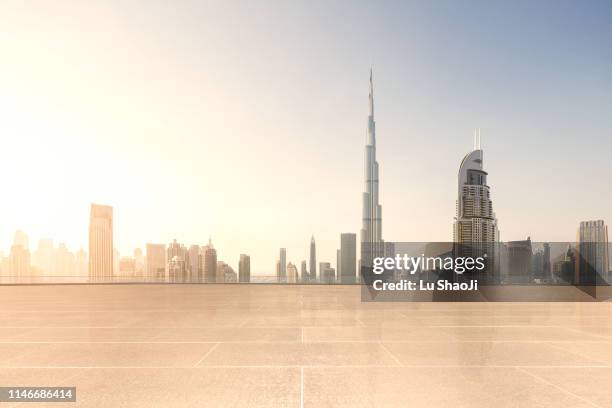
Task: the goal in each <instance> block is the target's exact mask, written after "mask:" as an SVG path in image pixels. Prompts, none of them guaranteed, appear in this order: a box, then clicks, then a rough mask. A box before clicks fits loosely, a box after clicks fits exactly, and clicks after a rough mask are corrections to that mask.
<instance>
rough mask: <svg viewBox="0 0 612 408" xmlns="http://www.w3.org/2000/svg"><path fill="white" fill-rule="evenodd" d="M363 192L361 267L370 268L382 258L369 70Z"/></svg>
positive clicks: (374, 133) (374, 123)
mask: <svg viewBox="0 0 612 408" xmlns="http://www.w3.org/2000/svg"><path fill="white" fill-rule="evenodd" d="M364 170H365V171H364V191H363V212H362V227H361V266H363V267H371V266H372V259H373V258H375V257H378V256H382V253H383V246H382V245H383V240H382V207H381V205H380V203H379V201H378V162H377V161H376V122H375V121H374V85H373V82H372V70H370V95H369V114H368V128H367V133H366V146H365V162H364Z"/></svg>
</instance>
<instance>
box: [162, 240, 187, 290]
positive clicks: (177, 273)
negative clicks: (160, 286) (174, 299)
mask: <svg viewBox="0 0 612 408" xmlns="http://www.w3.org/2000/svg"><path fill="white" fill-rule="evenodd" d="M167 259H168V280H169V281H170V282H187V262H186V260H187V248H185V246H184V245H182V244H180V243H178V242H176V239H175V240H173V241H172V242H171V243H170V244H169V245H168V249H167ZM170 264H172V265H170ZM170 266H172V267H170Z"/></svg>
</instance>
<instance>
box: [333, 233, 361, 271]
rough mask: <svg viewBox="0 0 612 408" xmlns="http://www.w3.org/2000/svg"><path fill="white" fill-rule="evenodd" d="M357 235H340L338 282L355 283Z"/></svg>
mask: <svg viewBox="0 0 612 408" xmlns="http://www.w3.org/2000/svg"><path fill="white" fill-rule="evenodd" d="M356 257H357V235H356V234H351V233H345V234H340V265H338V280H339V281H340V282H341V283H355V279H356V277H357V271H356V267H357V266H356V265H357V259H356Z"/></svg>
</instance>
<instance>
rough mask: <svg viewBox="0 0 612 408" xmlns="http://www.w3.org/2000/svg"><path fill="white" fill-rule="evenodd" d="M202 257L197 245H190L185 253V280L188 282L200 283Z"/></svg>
mask: <svg viewBox="0 0 612 408" xmlns="http://www.w3.org/2000/svg"><path fill="white" fill-rule="evenodd" d="M201 263H202V256H201V251H200V246H199V245H192V246H190V247H189V251H188V252H187V259H186V264H187V275H188V277H187V280H188V281H189V282H202V272H203V268H202V264H201Z"/></svg>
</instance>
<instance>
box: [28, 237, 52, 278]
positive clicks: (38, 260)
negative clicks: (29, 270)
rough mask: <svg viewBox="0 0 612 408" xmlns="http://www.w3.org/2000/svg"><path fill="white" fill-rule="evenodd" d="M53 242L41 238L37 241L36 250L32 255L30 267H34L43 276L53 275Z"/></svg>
mask: <svg viewBox="0 0 612 408" xmlns="http://www.w3.org/2000/svg"><path fill="white" fill-rule="evenodd" d="M54 255H55V254H54V249H53V240H52V239H48V238H43V239H40V240H38V248H36V251H34V253H33V254H32V266H34V267H36V269H38V270H39V271H40V274H41V275H43V276H54V275H55V259H54Z"/></svg>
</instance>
